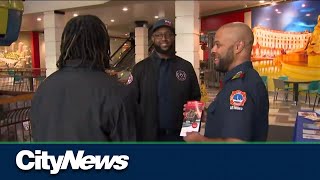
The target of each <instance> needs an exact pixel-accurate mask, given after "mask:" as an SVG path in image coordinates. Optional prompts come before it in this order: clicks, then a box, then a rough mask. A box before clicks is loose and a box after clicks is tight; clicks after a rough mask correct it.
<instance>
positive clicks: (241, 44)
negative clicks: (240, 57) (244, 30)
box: [234, 41, 245, 54]
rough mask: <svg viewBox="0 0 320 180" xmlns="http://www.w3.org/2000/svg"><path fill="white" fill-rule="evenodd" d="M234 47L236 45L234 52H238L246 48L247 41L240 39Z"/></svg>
mask: <svg viewBox="0 0 320 180" xmlns="http://www.w3.org/2000/svg"><path fill="white" fill-rule="evenodd" d="M234 47H235V49H234V52H235V53H237V54H238V53H240V52H241V51H242V50H243V49H244V47H245V43H244V41H238V42H236V44H235V46H234Z"/></svg>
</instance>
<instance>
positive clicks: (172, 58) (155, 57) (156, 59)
mask: <svg viewBox="0 0 320 180" xmlns="http://www.w3.org/2000/svg"><path fill="white" fill-rule="evenodd" d="M151 58H152V60H153V61H154V62H155V63H156V65H157V66H160V63H161V61H169V62H173V61H175V59H176V55H175V54H174V53H172V54H170V57H169V58H168V59H161V58H160V56H159V55H158V53H157V52H156V51H153V52H152V54H151Z"/></svg>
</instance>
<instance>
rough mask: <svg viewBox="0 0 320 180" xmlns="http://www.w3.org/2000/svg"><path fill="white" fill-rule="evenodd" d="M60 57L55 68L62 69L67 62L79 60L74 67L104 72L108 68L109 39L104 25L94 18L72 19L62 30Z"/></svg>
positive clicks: (81, 17) (83, 16) (86, 16)
mask: <svg viewBox="0 0 320 180" xmlns="http://www.w3.org/2000/svg"><path fill="white" fill-rule="evenodd" d="M60 51H61V55H60V57H59V59H58V61H57V67H58V68H59V69H61V68H63V67H64V66H65V65H66V63H67V61H68V60H75V59H77V60H79V64H78V65H77V66H76V67H89V68H97V69H100V70H105V69H107V68H109V67H110V64H109V61H110V37H109V34H108V30H107V28H106V26H105V25H104V23H103V22H102V21H101V20H100V19H99V18H98V17H96V16H92V15H82V16H77V17H74V18H72V19H71V20H70V21H69V22H68V23H67V25H66V27H65V28H64V30H63V33H62V37H61V46H60Z"/></svg>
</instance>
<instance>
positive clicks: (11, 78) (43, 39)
mask: <svg viewBox="0 0 320 180" xmlns="http://www.w3.org/2000/svg"><path fill="white" fill-rule="evenodd" d="M8 2H9V1H8ZM20 3H21V4H20V5H18V3H17V4H16V5H12V4H10V5H8V3H7V1H1V3H0V13H1V16H2V17H4V12H5V11H4V10H5V9H9V12H10V11H11V12H15V16H10V13H9V15H8V13H7V14H6V17H7V18H6V19H7V20H6V21H5V22H7V25H6V27H3V25H1V27H0V40H1V39H4V38H8V39H7V40H8V42H9V41H10V40H13V41H12V42H9V43H3V42H5V41H3V40H2V41H1V43H0V74H1V76H0V79H1V80H0V81H1V83H0V92H1V97H0V104H1V107H0V108H1V110H0V114H1V116H0V117H1V119H0V141H32V138H31V136H32V135H31V133H32V131H31V130H32V127H31V126H30V117H29V112H30V106H31V100H32V96H33V93H34V92H36V91H37V88H38V86H39V85H40V84H41V83H42V82H43V81H45V79H46V77H48V76H50V74H52V73H53V72H55V71H56V70H57V67H56V62H57V59H58V58H59V55H60V44H61V35H62V32H63V29H64V27H65V25H66V22H68V21H69V20H70V19H71V18H73V17H76V16H79V15H86V14H91V15H95V16H98V17H99V18H100V19H101V20H102V21H103V22H104V23H105V25H106V27H107V29H108V32H109V35H110V37H111V39H110V43H111V55H112V56H111V60H110V65H111V68H110V69H108V70H107V71H108V73H111V74H112V75H114V76H116V77H117V78H118V80H119V81H120V82H122V83H125V82H127V80H128V77H129V75H130V72H131V70H132V68H133V66H134V65H135V64H136V63H138V62H140V61H141V60H143V59H144V58H146V57H148V56H149V55H150V53H151V52H152V51H153V44H152V41H151V35H152V34H151V33H150V28H151V27H152V25H153V24H154V23H155V22H156V21H157V20H159V19H163V18H165V19H168V20H170V21H172V22H173V23H174V26H175V33H176V36H175V50H176V54H177V56H180V57H182V58H184V59H186V60H187V61H189V62H190V63H191V64H192V65H193V67H194V70H195V72H196V74H197V77H198V81H199V84H200V86H201V94H202V101H203V102H205V103H206V106H207V107H208V105H209V104H210V103H211V102H212V101H213V99H214V98H215V96H216V95H217V93H218V92H219V90H220V88H221V80H222V79H223V77H224V74H223V73H219V72H216V71H215V69H214V65H213V57H212V54H211V49H212V47H213V42H214V36H215V32H216V31H217V29H218V28H219V27H221V26H222V25H224V24H227V23H230V22H244V23H246V24H247V25H248V26H250V27H251V28H252V31H253V34H254V44H253V50H252V53H251V61H252V64H253V67H254V69H255V70H256V71H257V72H258V73H259V75H260V76H261V78H262V80H263V81H264V83H265V86H266V87H267V90H268V93H269V102H270V107H269V134H268V142H304V141H306V142H309V141H320V123H318V121H320V118H319V116H320V103H319V101H320V2H318V1H294V0H268V1H267V0H266V1H210V0H207V1H193V0H190V1H118V0H98V1H54V0H53V1H32V0H25V1H21V2H20ZM10 18H12V19H10ZM14 18H16V19H14ZM3 19H4V18H3ZM19 22H20V23H19ZM15 31H18V33H16V35H15V34H14V32H15ZM10 33H11V35H9V34H10ZM10 38H11V39H10ZM301 112H309V113H308V114H307V115H304V116H303V113H301ZM204 114H205V113H204ZM300 121H301V122H300ZM308 123H309V124H312V125H314V129H311V130H310V129H304V128H303V127H304V125H305V124H308ZM204 128H205V123H203V124H202V128H201V131H200V132H201V133H203V132H204Z"/></svg>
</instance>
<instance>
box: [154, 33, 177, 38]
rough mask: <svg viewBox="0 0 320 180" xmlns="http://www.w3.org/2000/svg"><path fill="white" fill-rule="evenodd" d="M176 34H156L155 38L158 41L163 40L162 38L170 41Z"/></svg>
mask: <svg viewBox="0 0 320 180" xmlns="http://www.w3.org/2000/svg"><path fill="white" fill-rule="evenodd" d="M173 36H174V34H173V33H164V34H160V33H159V34H154V35H153V37H154V38H156V39H162V38H165V39H169V38H171V37H173Z"/></svg>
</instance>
